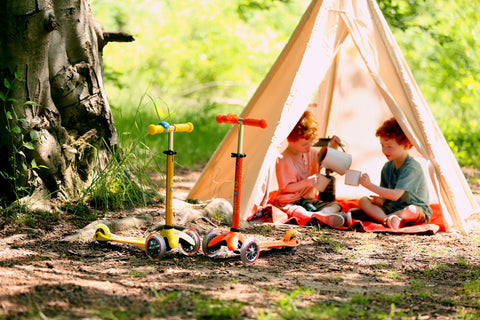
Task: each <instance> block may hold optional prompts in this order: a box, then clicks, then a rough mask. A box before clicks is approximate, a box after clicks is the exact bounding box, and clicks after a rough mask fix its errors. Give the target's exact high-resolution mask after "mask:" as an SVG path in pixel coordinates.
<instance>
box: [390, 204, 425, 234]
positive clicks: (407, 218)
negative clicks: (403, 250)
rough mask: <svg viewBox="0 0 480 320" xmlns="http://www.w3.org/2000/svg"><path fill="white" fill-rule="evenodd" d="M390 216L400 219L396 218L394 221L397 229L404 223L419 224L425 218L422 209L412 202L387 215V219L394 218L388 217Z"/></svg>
mask: <svg viewBox="0 0 480 320" xmlns="http://www.w3.org/2000/svg"><path fill="white" fill-rule="evenodd" d="M391 216H397V217H398V218H399V219H400V220H399V221H398V220H397V221H395V223H394V224H395V225H394V227H397V229H398V228H400V227H402V226H405V225H416V224H420V223H423V222H425V220H426V216H425V212H424V211H423V209H422V208H420V207H417V206H415V205H413V204H412V205H409V206H408V207H406V208H403V209H402V210H398V211H396V212H394V213H392V214H391V215H389V221H390V219H395V218H390V217H391ZM395 220H396V219H395ZM397 223H398V226H397Z"/></svg>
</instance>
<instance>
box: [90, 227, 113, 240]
mask: <svg viewBox="0 0 480 320" xmlns="http://www.w3.org/2000/svg"><path fill="white" fill-rule="evenodd" d="M95 228H96V230H95V234H94V235H93V238H94V239H95V240H97V242H98V243H100V244H104V243H105V240H104V237H102V235H103V236H105V237H107V238H109V237H110V236H111V232H110V229H109V228H108V227H107V226H106V225H104V224H103V223H101V224H97V225H96V226H95Z"/></svg>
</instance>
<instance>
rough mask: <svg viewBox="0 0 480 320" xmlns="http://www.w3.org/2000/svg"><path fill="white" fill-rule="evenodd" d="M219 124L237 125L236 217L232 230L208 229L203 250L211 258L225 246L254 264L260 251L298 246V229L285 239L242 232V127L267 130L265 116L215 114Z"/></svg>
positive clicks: (243, 155) (234, 204)
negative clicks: (266, 238)
mask: <svg viewBox="0 0 480 320" xmlns="http://www.w3.org/2000/svg"><path fill="white" fill-rule="evenodd" d="M216 120H217V122H218V123H229V124H238V147H237V153H232V158H235V159H236V161H235V185H234V192H233V216H232V227H231V228H230V231H229V232H226V233H223V234H220V232H219V231H218V230H212V231H210V232H208V233H207V234H206V235H205V237H204V238H203V244H202V249H203V253H204V254H205V255H207V256H209V257H214V256H216V255H217V254H218V253H219V251H220V249H221V248H222V246H226V247H227V248H228V250H230V251H233V252H234V253H237V254H238V253H239V254H240V258H241V260H242V262H243V263H244V264H253V263H255V261H256V260H257V259H258V256H259V254H260V251H261V250H265V249H272V248H283V247H291V248H293V247H296V246H298V245H299V244H300V241H299V240H298V239H297V234H298V232H297V231H296V230H289V231H287V233H286V234H285V236H284V237H283V240H279V241H269V242H259V241H258V240H257V239H255V238H254V237H248V238H244V237H243V235H242V234H241V233H240V228H239V227H240V200H241V184H242V174H243V172H242V171H243V159H244V158H245V157H246V154H244V153H242V148H243V126H254V127H260V128H262V129H265V128H266V127H267V122H266V121H265V120H264V119H261V120H260V119H252V118H239V117H238V116H237V115H235V114H233V113H229V114H227V115H222V114H219V115H217V117H216Z"/></svg>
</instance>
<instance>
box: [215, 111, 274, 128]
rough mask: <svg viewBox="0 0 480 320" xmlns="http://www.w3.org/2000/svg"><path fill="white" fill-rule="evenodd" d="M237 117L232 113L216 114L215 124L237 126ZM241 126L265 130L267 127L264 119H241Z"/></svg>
mask: <svg viewBox="0 0 480 320" xmlns="http://www.w3.org/2000/svg"><path fill="white" fill-rule="evenodd" d="M239 119H240V118H239V117H238V116H237V115H236V114H234V113H229V114H217V122H218V123H230V124H238V122H239ZM242 124H244V125H246V126H252V127H260V128H262V129H265V128H266V127H267V120H265V119H253V118H243V119H242Z"/></svg>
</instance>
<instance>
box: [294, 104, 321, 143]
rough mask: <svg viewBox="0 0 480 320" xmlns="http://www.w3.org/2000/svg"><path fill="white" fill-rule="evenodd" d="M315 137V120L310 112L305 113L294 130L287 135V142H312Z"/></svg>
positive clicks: (316, 130)
mask: <svg viewBox="0 0 480 320" xmlns="http://www.w3.org/2000/svg"><path fill="white" fill-rule="evenodd" d="M317 135H318V129H317V120H315V118H314V117H313V114H312V113H311V112H310V111H305V112H304V113H303V115H302V117H301V118H300V120H298V122H297V124H296V125H295V128H293V130H292V132H290V134H289V135H288V137H287V140H288V141H291V142H295V141H297V140H298V139H300V138H304V139H307V140H313V139H315V138H316V137H317Z"/></svg>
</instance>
